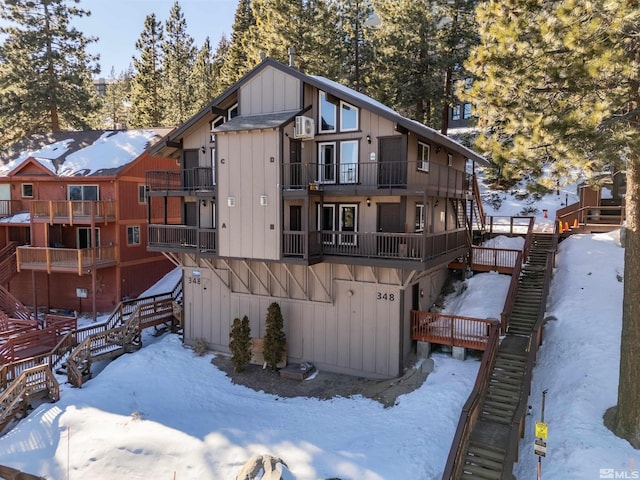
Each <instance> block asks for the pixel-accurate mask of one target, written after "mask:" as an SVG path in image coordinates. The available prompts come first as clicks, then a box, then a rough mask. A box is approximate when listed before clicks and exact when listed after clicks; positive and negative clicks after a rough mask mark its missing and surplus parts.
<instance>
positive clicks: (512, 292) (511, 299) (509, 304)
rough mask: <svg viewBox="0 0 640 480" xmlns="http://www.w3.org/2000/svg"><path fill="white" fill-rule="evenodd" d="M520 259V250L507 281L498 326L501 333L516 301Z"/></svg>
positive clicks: (505, 327) (520, 269) (521, 257)
mask: <svg viewBox="0 0 640 480" xmlns="http://www.w3.org/2000/svg"><path fill="white" fill-rule="evenodd" d="M522 260H523V253H522V252H520V253H519V254H518V259H517V260H516V264H515V266H514V268H513V272H511V281H510V282H509V290H507V298H506V299H505V301H504V306H503V307H502V313H500V325H501V327H500V328H501V330H502V333H503V334H504V333H505V332H506V331H507V326H508V325H507V320H508V319H509V317H511V312H512V311H513V306H514V304H515V302H516V294H517V293H518V286H519V283H520V272H521V271H522Z"/></svg>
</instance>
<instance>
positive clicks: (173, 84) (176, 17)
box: [162, 1, 196, 125]
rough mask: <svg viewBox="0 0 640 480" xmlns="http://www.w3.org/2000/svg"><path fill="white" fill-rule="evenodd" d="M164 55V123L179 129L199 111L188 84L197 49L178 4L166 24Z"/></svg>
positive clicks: (191, 86)
mask: <svg viewBox="0 0 640 480" xmlns="http://www.w3.org/2000/svg"><path fill="white" fill-rule="evenodd" d="M162 52H163V54H164V58H163V64H162V67H163V68H162V71H163V76H162V86H163V89H162V91H163V94H162V95H163V98H164V99H165V111H164V123H165V124H166V125H180V124H182V123H183V122H184V121H185V120H187V119H188V118H189V117H190V116H191V115H192V114H193V113H195V111H196V108H195V107H194V104H195V99H194V96H193V85H192V84H191V82H190V81H189V78H190V73H191V71H192V69H193V62H194V60H195V57H196V47H195V46H194V41H193V38H192V37H191V36H190V35H189V34H188V33H187V22H186V20H185V19H184V14H183V13H182V9H181V8H180V4H179V3H178V2H177V1H176V2H175V3H174V4H173V7H171V12H170V13H169V18H168V19H167V21H166V22H165V39H164V42H163V44H162Z"/></svg>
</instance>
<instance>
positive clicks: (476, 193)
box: [469, 174, 487, 232]
mask: <svg viewBox="0 0 640 480" xmlns="http://www.w3.org/2000/svg"><path fill="white" fill-rule="evenodd" d="M472 185H473V199H474V200H475V201H474V202H473V203H474V207H475V209H476V211H475V215H474V214H473V213H472V214H471V215H472V217H471V218H469V221H470V222H471V224H472V225H473V224H474V222H473V218H474V217H475V224H476V228H477V229H478V230H480V231H482V232H484V231H485V229H486V219H487V216H486V214H485V213H484V207H483V206H482V197H481V196H480V187H479V186H478V176H477V175H476V174H473V180H472Z"/></svg>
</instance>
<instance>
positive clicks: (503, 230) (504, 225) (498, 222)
mask: <svg viewBox="0 0 640 480" xmlns="http://www.w3.org/2000/svg"><path fill="white" fill-rule="evenodd" d="M533 221H535V219H534V218H533V217H507V216H499V215H490V216H489V217H487V229H488V233H489V236H490V237H495V236H497V235H509V236H511V235H526V234H527V232H528V231H529V229H530V226H531V224H532V222H533Z"/></svg>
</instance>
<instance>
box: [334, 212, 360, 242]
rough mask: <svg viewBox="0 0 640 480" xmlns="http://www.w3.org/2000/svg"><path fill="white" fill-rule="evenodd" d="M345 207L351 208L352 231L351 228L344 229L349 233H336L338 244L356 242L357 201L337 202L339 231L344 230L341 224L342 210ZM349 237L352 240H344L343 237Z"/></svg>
mask: <svg viewBox="0 0 640 480" xmlns="http://www.w3.org/2000/svg"><path fill="white" fill-rule="evenodd" d="M345 208H353V231H351V230H346V232H349V233H344V234H340V235H338V244H339V245H353V246H355V245H357V244H358V237H357V233H358V204H357V203H340V204H338V227H339V231H340V232H342V231H345V230H343V227H344V225H343V224H342V211H343V210H344V209H345ZM349 237H351V238H352V239H353V241H351V242H349V241H346V240H345V238H349Z"/></svg>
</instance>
